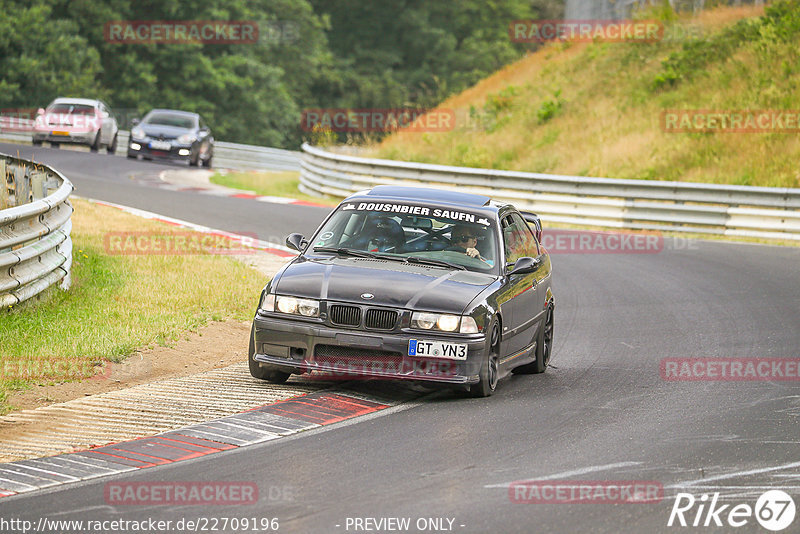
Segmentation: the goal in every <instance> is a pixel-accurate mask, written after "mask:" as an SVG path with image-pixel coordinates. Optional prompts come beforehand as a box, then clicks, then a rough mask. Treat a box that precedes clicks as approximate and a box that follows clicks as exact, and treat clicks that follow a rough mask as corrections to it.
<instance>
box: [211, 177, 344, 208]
mask: <svg viewBox="0 0 800 534" xmlns="http://www.w3.org/2000/svg"><path fill="white" fill-rule="evenodd" d="M210 180H211V183H212V184H217V185H224V186H225V187H232V188H234V189H244V190H245V191H252V192H254V193H256V194H259V195H267V196H273V197H287V198H296V199H297V200H303V201H306V202H314V203H317V204H324V205H326V206H336V205H338V204H339V202H340V201H341V199H335V198H332V197H317V196H312V195H307V194H305V193H302V192H300V190H299V189H298V188H297V186H298V185H299V184H300V173H299V172H296V171H282V172H232V173H227V174H219V173H218V174H214V175H213V176H211V178H210Z"/></svg>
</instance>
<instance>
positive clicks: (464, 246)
mask: <svg viewBox="0 0 800 534" xmlns="http://www.w3.org/2000/svg"><path fill="white" fill-rule="evenodd" d="M478 237H479V231H478V230H477V229H476V228H473V227H472V226H468V225H465V224H459V225H456V226H454V227H453V230H452V231H451V232H450V242H451V243H452V245H453V246H451V247H450V248H449V250H457V251H459V252H463V253H464V254H466V255H467V256H469V257H470V258H478V259H479V260H483V261H486V259H485V258H483V257H482V256H481V253H480V252H478V249H477V248H475V247H477V246H478Z"/></svg>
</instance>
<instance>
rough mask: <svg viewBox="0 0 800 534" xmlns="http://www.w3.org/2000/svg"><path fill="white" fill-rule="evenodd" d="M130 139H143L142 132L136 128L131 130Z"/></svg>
mask: <svg viewBox="0 0 800 534" xmlns="http://www.w3.org/2000/svg"><path fill="white" fill-rule="evenodd" d="M131 137H134V138H136V139H144V130H142V129H141V128H139V127H138V126H137V127H136V128H134V129H133V130H131Z"/></svg>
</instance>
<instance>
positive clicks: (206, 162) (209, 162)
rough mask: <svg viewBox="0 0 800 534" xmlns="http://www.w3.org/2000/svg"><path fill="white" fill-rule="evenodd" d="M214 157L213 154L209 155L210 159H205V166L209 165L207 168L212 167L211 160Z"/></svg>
mask: <svg viewBox="0 0 800 534" xmlns="http://www.w3.org/2000/svg"><path fill="white" fill-rule="evenodd" d="M212 159H213V158H212V157H211V156H208V159H207V160H204V161H203V167H207V168H209V169H210V168H211V160H212Z"/></svg>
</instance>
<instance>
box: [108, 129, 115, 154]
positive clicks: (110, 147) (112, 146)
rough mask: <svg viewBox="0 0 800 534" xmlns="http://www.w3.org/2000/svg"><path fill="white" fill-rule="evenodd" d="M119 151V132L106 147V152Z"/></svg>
mask: <svg viewBox="0 0 800 534" xmlns="http://www.w3.org/2000/svg"><path fill="white" fill-rule="evenodd" d="M116 151H117V134H114V140H113V141H111V144H110V145H108V146H107V147H106V152H108V153H109V154H114V153H115V152H116Z"/></svg>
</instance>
